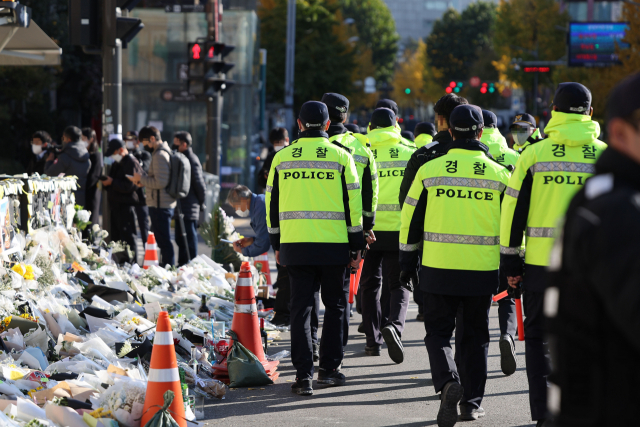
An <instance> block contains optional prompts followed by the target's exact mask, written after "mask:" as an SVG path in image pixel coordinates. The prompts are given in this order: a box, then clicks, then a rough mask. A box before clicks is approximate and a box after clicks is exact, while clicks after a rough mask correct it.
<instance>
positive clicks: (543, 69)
mask: <svg viewBox="0 0 640 427" xmlns="http://www.w3.org/2000/svg"><path fill="white" fill-rule="evenodd" d="M549 71H551V68H549V67H524V72H525V73H548V72H549Z"/></svg>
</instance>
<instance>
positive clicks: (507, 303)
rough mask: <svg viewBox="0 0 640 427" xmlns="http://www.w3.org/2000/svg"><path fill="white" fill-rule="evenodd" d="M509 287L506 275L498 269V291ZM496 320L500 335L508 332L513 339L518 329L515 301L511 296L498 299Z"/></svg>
mask: <svg viewBox="0 0 640 427" xmlns="http://www.w3.org/2000/svg"><path fill="white" fill-rule="evenodd" d="M508 287H509V282H508V281H507V276H506V275H505V274H504V273H503V272H502V271H500V286H499V287H498V293H500V292H502V291H506V290H507V288H508ZM498 322H499V323H500V335H504V334H509V335H511V338H513V339H514V340H515V339H517V338H516V332H517V330H518V323H517V319H516V303H515V300H514V299H513V298H511V297H504V298H502V299H501V300H500V301H498Z"/></svg>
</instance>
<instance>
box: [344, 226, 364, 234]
mask: <svg viewBox="0 0 640 427" xmlns="http://www.w3.org/2000/svg"><path fill="white" fill-rule="evenodd" d="M359 231H362V226H361V225H356V226H355V227H347V232H349V233H357V232H359Z"/></svg>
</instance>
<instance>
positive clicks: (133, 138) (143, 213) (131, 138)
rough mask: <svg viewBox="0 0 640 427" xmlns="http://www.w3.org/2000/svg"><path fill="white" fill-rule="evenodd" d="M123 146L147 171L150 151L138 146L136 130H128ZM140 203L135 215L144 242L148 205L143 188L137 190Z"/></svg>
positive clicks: (147, 171) (147, 227) (147, 225)
mask: <svg viewBox="0 0 640 427" xmlns="http://www.w3.org/2000/svg"><path fill="white" fill-rule="evenodd" d="M124 143H125V147H127V151H129V154H131V155H132V156H133V157H135V158H136V160H137V161H138V163H140V167H141V168H142V170H143V171H144V173H149V164H151V152H149V151H148V150H147V149H146V147H143V148H144V149H141V148H140V143H139V142H138V132H136V131H135V130H130V131H129V132H127V135H126V136H125V138H124ZM138 196H139V197H140V203H139V204H137V205H136V206H135V211H136V217H137V218H138V227H140V236H141V237H142V241H143V242H146V241H147V237H148V236H149V207H148V206H147V198H146V195H145V192H144V188H140V189H139V190H138Z"/></svg>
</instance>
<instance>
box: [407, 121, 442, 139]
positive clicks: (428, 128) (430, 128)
mask: <svg viewBox="0 0 640 427" xmlns="http://www.w3.org/2000/svg"><path fill="white" fill-rule="evenodd" d="M413 133H414V134H415V135H416V136H418V135H422V134H423V133H427V134H429V135H431V136H436V126H435V125H434V124H433V123H429V122H421V123H418V124H417V125H416V128H415V129H414V130H413Z"/></svg>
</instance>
